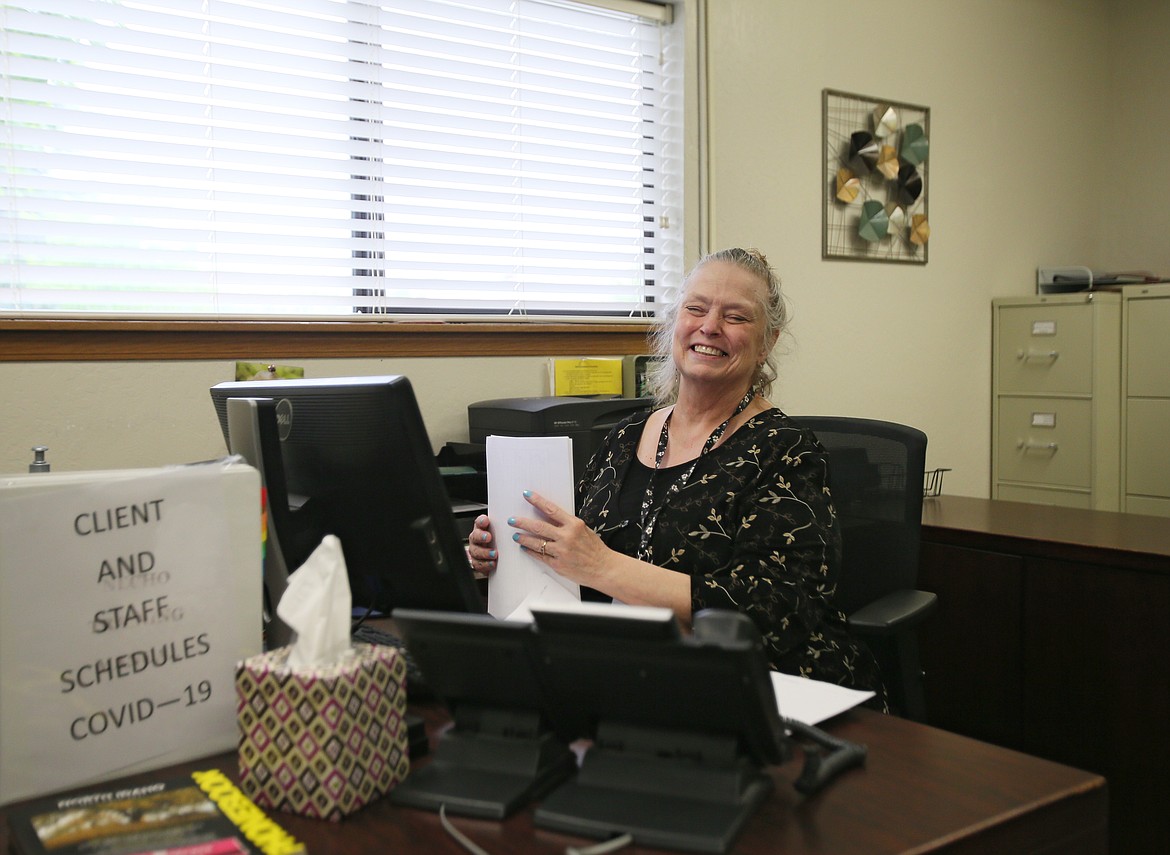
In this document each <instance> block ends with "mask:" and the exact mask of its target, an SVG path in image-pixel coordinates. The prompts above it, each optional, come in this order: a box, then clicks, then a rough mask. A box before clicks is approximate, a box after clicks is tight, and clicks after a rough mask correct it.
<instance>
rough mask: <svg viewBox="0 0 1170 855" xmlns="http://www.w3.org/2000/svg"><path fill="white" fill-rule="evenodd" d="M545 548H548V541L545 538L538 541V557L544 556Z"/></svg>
mask: <svg viewBox="0 0 1170 855" xmlns="http://www.w3.org/2000/svg"><path fill="white" fill-rule="evenodd" d="M547 548H548V541H547V540H542V541H541V542H540V557H541V558H544V557H545V552H544V550H545V549H547Z"/></svg>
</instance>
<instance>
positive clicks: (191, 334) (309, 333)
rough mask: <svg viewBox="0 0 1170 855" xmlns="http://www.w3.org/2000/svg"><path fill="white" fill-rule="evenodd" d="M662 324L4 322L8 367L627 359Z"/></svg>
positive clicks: (1, 341) (0, 355)
mask: <svg viewBox="0 0 1170 855" xmlns="http://www.w3.org/2000/svg"><path fill="white" fill-rule="evenodd" d="M653 326H654V325H653V324H652V323H539V322H529V323H499V322H490V323H488V322H485V323H463V322H435V323H419V322H403V321H386V322H384V323H383V322H370V321H361V322H349V321H339V322H315V321H292V322H280V321H260V320H257V321H218V320H207V321H163V320H137V321H136V320H104V319H102V320H59V319H38V318H28V319H25V318H21V319H7V320H0V362H101V361H118V362H139V361H150V360H206V359H233V360H234V359H240V358H251V357H252V356H253V355H255V354H263V356H264V358H266V359H286V358H299V359H313V358H321V359H326V358H328V359H346V358H349V359H354V358H359V359H360V358H380V357H411V356H414V357H428V356H623V355H629V354H639V353H645V352H646V348H647V346H648V345H647V336H648V334H649V332H650V331H651V330H652V329H653Z"/></svg>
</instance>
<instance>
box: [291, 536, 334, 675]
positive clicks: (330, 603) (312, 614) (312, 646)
mask: <svg viewBox="0 0 1170 855" xmlns="http://www.w3.org/2000/svg"><path fill="white" fill-rule="evenodd" d="M276 613H277V614H278V615H280V619H281V620H283V621H284V622H285V623H287V624H288V625H289V626H290V627H291V628H292V629H293V631H294V632H296V639H295V640H294V641H293V643H292V645H291V647H292V649H291V650H290V651H289V655H288V665H289V668H291V669H292V670H294V671H299V670H302V669H306V668H322V667H325V666H327V665H332V664H333V663H335V662H337V661H338V660H339V659H341V658H342V657H343V656H345V655H346V654H348V653H349V651H350V649H351V645H350V641H349V626H350V619H351V616H352V614H353V598H352V595H351V594H350V590H349V575H348V573H347V571H346V567H345V555H344V554H343V553H342V551H341V541H340V540H338V539H337V537H336V536H335V535H332V534H329V535H326V536H325V538H324V539H323V540H322V541H321V543H320V545H319V546H318V547H317V548H316V549H314V550H313V554H312V555H310V556H309V557H308V558H307V559H306V560H305V563H304V564H302V565H301V566H300V567H299V568H297V569H296V570H295V571H294V572H293V573H291V574H289V577H288V587H287V588H286V589H285V591H284V594H283V596H281V598H280V602H279V603H278V604H277V606H276Z"/></svg>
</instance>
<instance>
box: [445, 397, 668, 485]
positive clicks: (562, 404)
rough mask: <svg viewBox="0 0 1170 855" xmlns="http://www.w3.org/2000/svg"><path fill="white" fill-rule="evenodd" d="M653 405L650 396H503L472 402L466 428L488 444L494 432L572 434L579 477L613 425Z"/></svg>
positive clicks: (471, 436)
mask: <svg viewBox="0 0 1170 855" xmlns="http://www.w3.org/2000/svg"><path fill="white" fill-rule="evenodd" d="M651 406H653V399H651V398H583V397H568V396H555V397H545V398H498V399H496V400H492V401H478V402H476V403H474V404H468V406H467V430H468V436H469V439H470V440H471V442H472V443H475V444H479V443H483V444H485V445H486V443H487V438H488V437H489V436H491V435H493V434H495V435H496V436H567V437H569V438H570V439H572V441H573V477H574V479H579V478H580V477H581V474H582V473H583V472H584V471H585V466H586V465H587V464H588V463H589V458H590V457H592V456H593V452H594V451H596V450H597V447H598V446H599V445H601V442H602V440H604V439H605V436H606V434H608V433H609V431H610V430H611V429H612V428H613V427H614V425H616V424H617V423H618V422H620V421H621V420H622V419H624V418H626V417H627V416H629V415H632V414H633V413H636V412H638V411H639V410H648V409H650V408H651Z"/></svg>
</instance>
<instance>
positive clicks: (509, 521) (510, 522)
mask: <svg viewBox="0 0 1170 855" xmlns="http://www.w3.org/2000/svg"><path fill="white" fill-rule="evenodd" d="M508 525H516V518H515V517H508Z"/></svg>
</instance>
